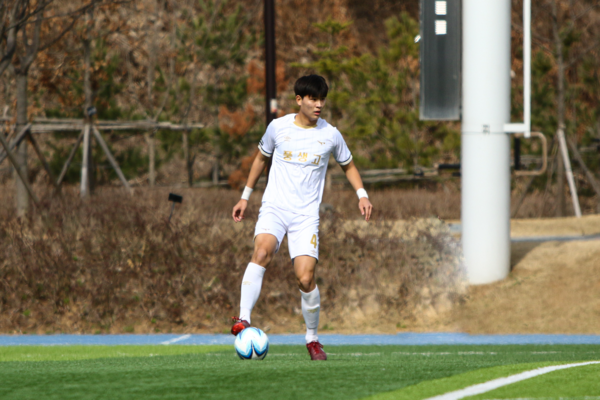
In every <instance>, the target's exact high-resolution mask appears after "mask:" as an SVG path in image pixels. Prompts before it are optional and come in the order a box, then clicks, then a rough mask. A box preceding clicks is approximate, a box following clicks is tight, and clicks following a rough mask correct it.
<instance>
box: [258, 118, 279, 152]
mask: <svg viewBox="0 0 600 400" xmlns="http://www.w3.org/2000/svg"><path fill="white" fill-rule="evenodd" d="M258 149H259V150H260V152H261V153H262V154H263V156H265V157H271V156H273V151H274V150H275V127H274V126H273V122H271V123H270V124H269V126H268V127H267V131H266V132H265V134H264V135H263V137H262V139H260V143H259V144H258Z"/></svg>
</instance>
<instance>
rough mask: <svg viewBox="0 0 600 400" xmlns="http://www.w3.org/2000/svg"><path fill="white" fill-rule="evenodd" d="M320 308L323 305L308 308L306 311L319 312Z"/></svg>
mask: <svg viewBox="0 0 600 400" xmlns="http://www.w3.org/2000/svg"><path fill="white" fill-rule="evenodd" d="M320 308H321V306H317V307H315V308H311V309H308V310H306V311H308V312H309V313H310V314H316V313H317V312H319V309H320Z"/></svg>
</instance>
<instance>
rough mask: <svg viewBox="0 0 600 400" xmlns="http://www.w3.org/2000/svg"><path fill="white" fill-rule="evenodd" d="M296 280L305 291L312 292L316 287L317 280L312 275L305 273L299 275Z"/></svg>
mask: <svg viewBox="0 0 600 400" xmlns="http://www.w3.org/2000/svg"><path fill="white" fill-rule="evenodd" d="M296 281H297V282H298V287H299V288H300V290H302V291H303V292H304V293H309V292H312V291H313V290H314V289H315V280H314V277H313V276H312V275H309V274H305V275H303V276H300V277H297V278H296Z"/></svg>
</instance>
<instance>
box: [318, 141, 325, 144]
mask: <svg viewBox="0 0 600 400" xmlns="http://www.w3.org/2000/svg"><path fill="white" fill-rule="evenodd" d="M317 142H319V143H320V144H325V142H321V141H320V140H317Z"/></svg>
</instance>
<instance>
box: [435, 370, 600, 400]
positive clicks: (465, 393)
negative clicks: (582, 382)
mask: <svg viewBox="0 0 600 400" xmlns="http://www.w3.org/2000/svg"><path fill="white" fill-rule="evenodd" d="M590 364H600V361H589V362H584V363H577V364H566V365H554V366H550V367H544V368H537V369H533V370H531V371H525V372H521V373H520V374H516V375H511V376H507V377H505V378H498V379H494V380H491V381H488V382H484V383H480V384H478V385H473V386H469V387H466V388H464V389H461V390H456V391H454V392H449V393H446V394H442V395H439V396H435V397H430V398H428V399H426V400H459V399H462V398H465V397H469V396H475V395H478V394H482V393H486V392H489V391H490V390H494V389H498V388H499V387H502V386H506V385H510V384H512V383H516V382H520V381H523V380H525V379H529V378H533V377H535V376H538V375H543V374H547V373H548V372H553V371H558V370H561V369H567V368H573V367H581V366H583V365H590Z"/></svg>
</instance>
